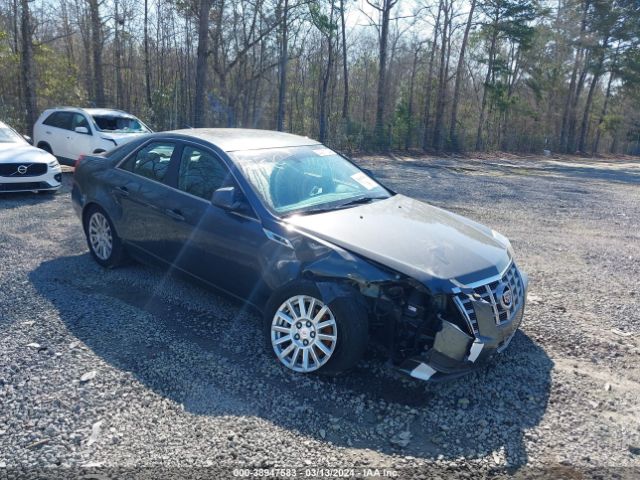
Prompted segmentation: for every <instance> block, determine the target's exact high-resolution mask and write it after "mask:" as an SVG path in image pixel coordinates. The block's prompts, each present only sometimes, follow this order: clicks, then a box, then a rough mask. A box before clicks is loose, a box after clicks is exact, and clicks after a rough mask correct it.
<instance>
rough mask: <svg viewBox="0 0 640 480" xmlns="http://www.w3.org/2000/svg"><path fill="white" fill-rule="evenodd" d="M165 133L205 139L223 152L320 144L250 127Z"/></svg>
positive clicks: (297, 136) (302, 138)
mask: <svg viewBox="0 0 640 480" xmlns="http://www.w3.org/2000/svg"><path fill="white" fill-rule="evenodd" d="M167 133H175V134H179V135H184V136H187V137H192V138H197V139H200V140H205V141H207V142H210V143H213V144H214V145H216V146H217V147H219V148H220V149H222V150H224V151H225V152H235V151H239V150H259V149H263V148H281V147H300V146H305V145H320V142H318V141H316V140H312V139H310V138H308V137H301V136H300V135H293V134H291V133H285V132H275V131H272V130H257V129H251V128H190V129H185V130H174V131H172V132H167Z"/></svg>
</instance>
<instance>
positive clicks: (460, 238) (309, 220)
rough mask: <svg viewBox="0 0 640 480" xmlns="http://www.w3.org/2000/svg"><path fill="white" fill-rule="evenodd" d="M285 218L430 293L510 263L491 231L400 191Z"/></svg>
mask: <svg viewBox="0 0 640 480" xmlns="http://www.w3.org/2000/svg"><path fill="white" fill-rule="evenodd" d="M285 221H286V223H289V224H291V225H294V226H295V227H297V229H298V230H300V231H301V233H305V232H306V233H308V234H311V235H313V236H316V237H319V238H321V239H323V240H325V241H329V242H331V243H333V244H335V245H337V246H340V247H342V248H344V249H346V250H349V251H350V252H353V253H355V254H357V255H360V256H362V257H365V258H368V259H370V260H373V261H374V262H377V263H379V264H382V265H386V266H387V267H390V268H392V269H393V270H395V271H397V272H400V273H403V274H405V275H408V276H410V277H412V278H414V279H416V280H418V281H420V282H422V283H423V284H425V285H426V286H427V287H429V288H430V289H432V291H450V290H451V288H452V287H453V285H454V284H453V283H452V282H451V280H455V281H456V282H457V283H461V284H463V285H465V284H469V283H473V282H476V281H479V280H483V279H486V278H488V277H492V276H495V275H498V274H500V273H501V272H502V271H503V270H504V269H505V268H506V267H507V266H508V264H509V262H510V258H509V254H508V251H507V246H506V245H505V244H503V243H501V242H500V241H498V240H497V239H496V238H495V237H494V236H493V235H492V233H491V229H489V228H487V227H485V226H483V225H480V224H478V223H476V222H474V221H472V220H469V219H467V218H465V217H462V216H460V215H456V214H454V213H451V212H447V211H446V210H442V209H440V208H437V207H434V206H432V205H429V204H427V203H424V202H420V201H418V200H414V199H412V198H409V197H405V196H403V195H395V196H393V197H391V198H389V199H386V200H380V201H376V202H373V203H370V204H365V205H361V206H358V207H353V208H348V209H343V210H336V211H332V212H326V213H319V214H314V215H300V216H293V217H289V218H287V219H286V220H285Z"/></svg>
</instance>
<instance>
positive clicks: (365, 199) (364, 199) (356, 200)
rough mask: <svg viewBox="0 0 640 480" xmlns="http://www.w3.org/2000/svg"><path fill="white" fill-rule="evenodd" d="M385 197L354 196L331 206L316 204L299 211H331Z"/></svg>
mask: <svg viewBox="0 0 640 480" xmlns="http://www.w3.org/2000/svg"><path fill="white" fill-rule="evenodd" d="M385 198H388V197H356V198H353V199H351V200H348V201H346V202H343V203H338V204H337V205H331V206H329V205H326V206H325V205H322V206H318V207H316V208H313V207H311V208H308V209H306V210H304V211H303V212H301V213H303V214H308V213H324V212H332V211H334V210H342V209H344V208H349V207H353V206H355V205H362V204H365V203H371V202H373V201H374V200H383V199H385Z"/></svg>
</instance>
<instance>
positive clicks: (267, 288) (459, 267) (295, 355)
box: [72, 129, 527, 380]
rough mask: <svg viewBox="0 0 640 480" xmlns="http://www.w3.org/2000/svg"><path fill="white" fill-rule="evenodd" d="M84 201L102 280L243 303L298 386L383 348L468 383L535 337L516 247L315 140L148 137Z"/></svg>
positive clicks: (201, 134) (244, 133) (106, 158)
mask: <svg viewBox="0 0 640 480" xmlns="http://www.w3.org/2000/svg"><path fill="white" fill-rule="evenodd" d="M72 198H73V203H74V207H75V209H76V211H77V213H78V215H79V216H80V218H81V220H82V224H83V226H84V231H85V233H86V237H87V242H88V245H89V249H90V251H91V254H92V256H93V258H94V259H95V260H96V261H97V262H98V263H99V264H101V265H103V266H105V267H114V266H116V265H118V264H120V263H121V262H123V261H124V260H125V259H126V258H128V257H132V258H134V259H137V260H139V261H144V262H153V263H156V264H160V265H161V266H164V267H165V268H169V269H173V270H176V271H178V272H182V273H184V274H186V275H187V276H190V277H192V278H194V279H196V280H198V281H200V282H202V283H204V284H207V285H209V286H212V287H215V288H217V289H219V290H221V291H224V292H226V293H227V294H230V295H232V296H235V297H238V298H240V299H242V301H244V302H247V303H248V304H249V305H251V306H254V307H256V308H257V309H258V310H259V311H261V312H262V313H263V315H264V335H265V337H266V341H267V343H268V349H269V350H270V351H271V352H273V354H274V357H275V359H277V361H279V362H280V363H281V364H282V365H284V366H285V367H287V368H289V369H291V370H294V371H296V372H304V373H307V372H315V371H317V372H321V373H327V374H337V373H339V372H342V371H345V370H348V369H349V368H351V367H353V366H354V365H355V364H356V363H357V362H358V360H359V359H360V358H361V356H362V355H363V353H364V351H365V349H366V346H367V343H368V341H369V339H370V337H371V338H372V339H374V340H376V341H377V342H379V343H380V344H381V345H383V346H384V347H385V349H386V351H387V352H388V355H389V358H390V359H391V361H392V363H393V364H394V365H395V366H396V367H397V368H399V369H400V370H402V371H404V372H406V373H408V374H410V375H411V376H413V377H416V378H419V379H423V380H437V379H442V378H447V377H453V376H457V375H460V374H463V373H465V372H468V371H470V370H472V369H473V368H476V367H477V366H479V365H481V364H482V363H484V362H486V360H487V359H488V358H490V357H491V356H493V355H495V354H496V353H498V352H501V351H502V350H503V349H505V348H506V347H507V345H508V344H509V341H510V340H511V338H512V337H513V335H514V333H515V331H516V329H517V328H518V326H519V325H520V323H521V321H522V316H523V312H524V306H525V300H526V292H527V277H526V275H525V274H524V273H523V272H521V271H520V270H519V269H518V267H517V266H516V264H515V261H514V258H513V251H512V248H511V245H510V243H509V241H508V240H507V239H506V238H505V237H504V236H502V235H500V234H499V233H497V232H495V231H493V230H491V229H490V228H487V227H484V226H482V225H479V224H478V223H475V222H473V221H471V220H468V219H466V218H464V217H461V216H459V215H455V214H453V213H450V212H447V211H445V210H441V209H439V208H436V207H433V206H431V205H428V204H426V203H423V202H420V201H417V200H414V199H411V198H408V197H406V196H404V195H400V194H397V193H395V192H393V191H392V190H390V189H389V188H386V187H385V186H383V185H382V184H381V183H380V182H379V181H377V180H376V179H375V178H373V177H372V175H371V174H370V173H369V172H367V171H365V170H362V169H360V168H358V167H357V166H356V165H354V164H353V163H351V162H350V161H349V160H347V159H346V158H344V157H342V156H341V155H339V154H337V153H335V152H334V151H332V150H330V149H329V148H327V147H325V146H324V145H322V144H320V143H318V142H316V141H314V140H310V139H309V138H304V137H299V136H295V135H290V134H286V133H278V132H269V131H261V130H243V129H194V130H182V131H175V132H169V133H159V134H152V135H147V136H144V137H141V138H139V139H136V140H133V141H132V142H130V143H128V144H126V145H123V146H121V147H119V148H116V149H115V150H112V151H111V152H109V153H106V154H103V155H101V156H87V157H84V158H83V159H81V160H80V161H79V164H78V165H77V167H76V172H75V176H74V183H73V191H72Z"/></svg>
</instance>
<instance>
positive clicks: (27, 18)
mask: <svg viewBox="0 0 640 480" xmlns="http://www.w3.org/2000/svg"><path fill="white" fill-rule="evenodd" d="M20 6H21V12H20V13H21V15H20V19H21V21H20V30H21V32H22V56H21V61H20V65H21V70H22V88H23V89H24V102H25V103H24V104H25V117H24V120H25V126H26V128H27V132H28V134H29V135H33V124H34V123H35V121H36V116H37V113H36V112H37V111H38V102H37V97H36V79H35V71H34V66H33V30H32V28H33V27H32V22H31V12H30V10H29V0H21V2H20Z"/></svg>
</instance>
